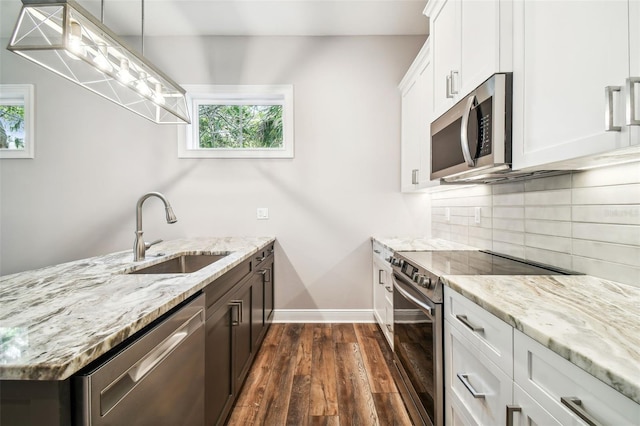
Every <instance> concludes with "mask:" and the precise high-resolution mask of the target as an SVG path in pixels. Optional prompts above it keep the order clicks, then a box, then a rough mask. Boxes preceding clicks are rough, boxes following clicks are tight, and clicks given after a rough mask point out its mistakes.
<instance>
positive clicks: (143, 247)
mask: <svg viewBox="0 0 640 426" xmlns="http://www.w3.org/2000/svg"><path fill="white" fill-rule="evenodd" d="M149 197H158V198H160V199H161V200H162V202H163V203H164V209H165V210H166V212H167V223H176V222H177V221H178V219H177V218H176V215H175V214H174V213H173V209H172V208H171V204H169V201H168V200H167V198H166V197H165V196H164V195H162V194H161V193H159V192H148V193H146V194H144V195H143V196H142V197H140V199H139V200H138V203H137V204H136V239H135V240H134V242H133V261H134V262H137V261H139V260H144V254H145V252H146V251H147V250H148V249H149V247H151V246H152V245H154V244H157V243H159V242H161V241H162V240H156V241H153V242H151V243H145V242H144V239H143V238H142V204H143V203H144V202H145V200H146V199H147V198H149Z"/></svg>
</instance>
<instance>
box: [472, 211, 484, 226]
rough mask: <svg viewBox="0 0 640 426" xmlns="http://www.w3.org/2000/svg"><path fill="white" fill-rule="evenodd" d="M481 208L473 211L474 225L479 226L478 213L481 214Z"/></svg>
mask: <svg viewBox="0 0 640 426" xmlns="http://www.w3.org/2000/svg"><path fill="white" fill-rule="evenodd" d="M481 210H482V209H481V208H480V207H476V208H475V209H474V213H473V220H474V222H475V223H476V224H480V212H481Z"/></svg>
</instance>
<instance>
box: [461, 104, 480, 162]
mask: <svg viewBox="0 0 640 426" xmlns="http://www.w3.org/2000/svg"><path fill="white" fill-rule="evenodd" d="M475 100H476V95H471V96H469V97H468V98H467V104H466V105H465V107H464V112H463V114H462V125H461V126H460V147H461V148H462V156H463V157H464V161H466V162H467V166H469V167H475V165H476V162H475V161H474V159H473V158H472V157H471V152H470V151H469V137H468V136H467V132H468V130H469V117H470V116H471V108H473V103H474V102H475Z"/></svg>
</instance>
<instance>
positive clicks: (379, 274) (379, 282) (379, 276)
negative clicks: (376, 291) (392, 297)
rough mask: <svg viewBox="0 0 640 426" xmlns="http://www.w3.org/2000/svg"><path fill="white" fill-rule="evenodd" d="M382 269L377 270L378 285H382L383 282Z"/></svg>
mask: <svg viewBox="0 0 640 426" xmlns="http://www.w3.org/2000/svg"><path fill="white" fill-rule="evenodd" d="M383 272H384V269H378V284H384V280H383V279H382V273H383Z"/></svg>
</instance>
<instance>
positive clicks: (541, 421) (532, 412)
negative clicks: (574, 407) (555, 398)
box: [507, 384, 563, 426]
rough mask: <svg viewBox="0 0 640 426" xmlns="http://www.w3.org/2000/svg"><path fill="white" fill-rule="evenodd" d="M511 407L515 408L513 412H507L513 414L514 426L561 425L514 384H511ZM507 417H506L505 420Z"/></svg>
mask: <svg viewBox="0 0 640 426" xmlns="http://www.w3.org/2000/svg"><path fill="white" fill-rule="evenodd" d="M513 407H515V408H516V410H514V411H513V413H507V415H508V416H509V415H510V416H513V418H512V421H513V423H512V424H513V425H514V426H530V425H545V426H563V425H562V423H560V422H559V421H558V420H556V419H555V418H554V417H553V416H552V415H551V414H549V412H548V411H547V410H545V409H544V408H542V406H541V405H540V404H538V403H537V402H536V401H535V400H534V399H533V398H531V396H530V395H529V394H528V393H526V392H525V391H524V390H522V388H521V387H520V386H518V385H516V384H514V385H513ZM508 421H509V419H507V422H508Z"/></svg>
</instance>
